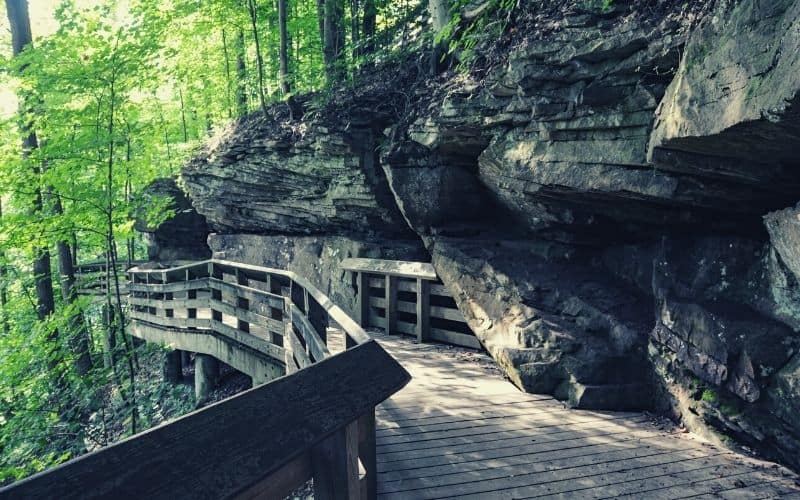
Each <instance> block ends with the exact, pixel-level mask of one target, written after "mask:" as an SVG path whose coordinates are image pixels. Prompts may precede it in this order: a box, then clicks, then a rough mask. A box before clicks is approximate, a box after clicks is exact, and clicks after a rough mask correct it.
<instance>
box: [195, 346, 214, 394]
mask: <svg viewBox="0 0 800 500" xmlns="http://www.w3.org/2000/svg"><path fill="white" fill-rule="evenodd" d="M218 378H219V361H217V359H216V358H214V357H213V356H209V355H207V354H200V353H198V354H197V355H196V356H195V358H194V395H195V398H196V399H197V404H198V405H201V404H203V403H205V402H206V401H207V400H208V396H209V395H210V394H211V391H212V390H213V389H214V386H216V384H217V379H218Z"/></svg>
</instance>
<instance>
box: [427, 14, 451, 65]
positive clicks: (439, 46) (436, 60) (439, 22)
mask: <svg viewBox="0 0 800 500" xmlns="http://www.w3.org/2000/svg"><path fill="white" fill-rule="evenodd" d="M428 11H429V13H430V16H431V24H432V27H433V42H432V44H431V55H430V71H431V74H434V75H435V74H437V73H439V71H440V70H441V69H442V56H443V55H444V44H443V43H442V41H441V40H438V37H439V36H440V35H441V33H442V30H444V28H445V26H447V23H448V21H449V20H450V7H449V5H448V3H447V0H429V1H428Z"/></svg>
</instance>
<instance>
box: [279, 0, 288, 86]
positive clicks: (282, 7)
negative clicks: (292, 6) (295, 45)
mask: <svg viewBox="0 0 800 500" xmlns="http://www.w3.org/2000/svg"><path fill="white" fill-rule="evenodd" d="M287 3H288V0H278V29H279V30H280V51H279V52H280V71H279V80H280V86H281V93H282V94H283V95H284V96H286V95H288V94H289V92H290V91H291V87H290V84H289V30H288V28H287V26H286V10H287V7H288V6H287Z"/></svg>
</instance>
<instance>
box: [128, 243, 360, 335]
mask: <svg viewBox="0 0 800 500" xmlns="http://www.w3.org/2000/svg"><path fill="white" fill-rule="evenodd" d="M209 265H210V266H218V267H219V268H222V269H225V268H228V269H229V270H232V271H235V270H237V269H238V270H241V271H246V272H251V273H255V274H256V275H257V274H265V275H275V276H282V277H285V278H287V279H288V280H289V281H291V282H292V283H294V284H296V285H297V286H298V287H299V288H301V289H302V290H304V291H306V292H307V293H308V295H309V296H310V297H311V298H312V299H314V301H315V302H316V303H317V304H318V305H319V306H320V307H321V308H322V309H323V310H324V311H325V312H326V313H327V314H328V316H329V317H330V319H331V320H333V321H335V322H336V323H337V324H338V325H339V326H340V327H341V328H342V330H343V331H344V332H345V335H346V336H347V337H348V338H349V339H350V341H351V345H356V344H362V343H364V342H367V341H369V340H370V338H369V335H367V333H366V332H365V331H364V329H363V328H362V327H361V326H360V325H359V324H358V323H357V322H356V321H354V320H353V319H352V318H351V317H350V316H349V315H348V314H347V313H346V312H344V311H343V310H342V309H341V308H340V307H339V306H337V305H336V304H334V303H333V302H332V301H331V300H330V299H329V298H328V296H327V295H325V294H324V293H323V292H322V291H321V290H319V289H318V288H317V287H315V286H314V285H313V284H311V282H310V281H308V280H307V279H305V278H304V277H302V276H299V275H298V274H296V273H294V272H292V271H287V270H284V269H275V268H270V267H263V266H254V265H250V264H242V263H239V262H232V261H228V260H221V259H208V260H204V261H199V262H193V263H191V264H184V265H180V266H176V267H171V268H167V269H141V268H138V267H134V268H131V269H129V270H128V274H131V275H134V274H135V275H142V276H164V275H171V274H180V273H185V272H191V271H193V270H197V269H202V268H203V267H207V266H209ZM212 278H213V277H212ZM132 281H133V283H132V284H131V285H132V286H130V288H129V289H130V290H131V291H136V290H144V289H145V287H142V286H137V285H141V284H138V283H136V282H135V281H134V280H132ZM176 281H178V280H176ZM231 285H233V284H231ZM234 286H236V285H234ZM171 289H172V290H180V286H179V285H178V286H175V287H174V288H171ZM153 290H154V291H168V290H170V288H169V287H167V286H166V284H155V286H154V287H153Z"/></svg>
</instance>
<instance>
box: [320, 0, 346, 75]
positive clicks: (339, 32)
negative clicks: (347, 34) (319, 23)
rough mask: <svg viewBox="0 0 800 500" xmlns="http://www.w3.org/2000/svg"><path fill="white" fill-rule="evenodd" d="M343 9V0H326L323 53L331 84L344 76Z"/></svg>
mask: <svg viewBox="0 0 800 500" xmlns="http://www.w3.org/2000/svg"><path fill="white" fill-rule="evenodd" d="M343 10H344V9H343V8H342V0H325V23H324V24H325V45H324V46H323V55H324V56H325V69H326V73H327V75H328V85H329V86H333V85H334V84H335V83H337V82H339V81H341V76H342V69H343V68H342V65H341V56H342V49H343V48H344V30H343V26H342V18H343V17H344V15H343V14H344V12H343Z"/></svg>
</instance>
